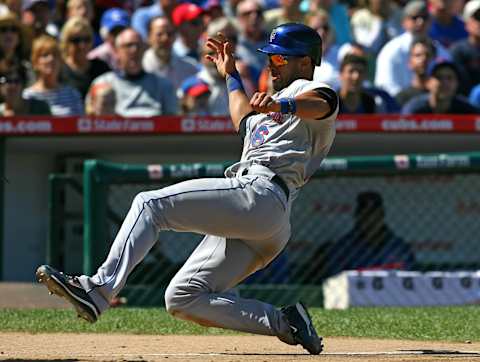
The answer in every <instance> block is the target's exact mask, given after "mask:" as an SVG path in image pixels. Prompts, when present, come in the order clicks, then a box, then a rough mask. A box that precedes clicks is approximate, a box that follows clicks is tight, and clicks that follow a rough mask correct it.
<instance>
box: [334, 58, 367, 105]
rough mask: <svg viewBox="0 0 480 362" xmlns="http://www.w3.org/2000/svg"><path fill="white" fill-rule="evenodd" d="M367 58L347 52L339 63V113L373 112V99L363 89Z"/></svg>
mask: <svg viewBox="0 0 480 362" xmlns="http://www.w3.org/2000/svg"><path fill="white" fill-rule="evenodd" d="M367 67H368V64H367V59H366V58H365V57H359V56H357V55H353V54H348V55H346V56H345V58H344V59H343V60H342V63H341V64H340V90H339V91H338V96H339V113H340V114H342V113H354V114H365V113H375V110H376V105H375V99H374V98H373V97H372V96H371V95H370V94H368V93H367V92H366V91H365V90H364V89H363V83H364V81H365V79H366V77H367Z"/></svg>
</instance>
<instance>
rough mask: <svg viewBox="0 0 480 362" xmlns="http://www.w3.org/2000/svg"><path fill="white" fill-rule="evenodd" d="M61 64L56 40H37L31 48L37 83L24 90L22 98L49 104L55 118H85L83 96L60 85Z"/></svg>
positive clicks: (41, 37)
mask: <svg viewBox="0 0 480 362" xmlns="http://www.w3.org/2000/svg"><path fill="white" fill-rule="evenodd" d="M61 62H62V59H61V55H60V49H59V47H58V45H57V41H56V40H55V39H54V38H52V37H50V36H48V35H42V36H40V37H38V38H37V39H35V41H34V43H33V47H32V67H33V70H34V71H35V73H36V76H37V80H36V81H35V83H33V85H32V86H30V87H29V88H27V89H25V90H24V91H23V96H24V97H25V98H26V99H37V100H41V101H44V102H46V103H48V105H49V106H50V111H51V112H52V114H53V115H54V116H74V115H83V114H84V110H83V106H82V104H83V102H82V96H81V95H80V93H79V92H78V91H77V90H76V89H74V88H72V87H70V86H68V85H62V84H60V82H59V74H60V66H61Z"/></svg>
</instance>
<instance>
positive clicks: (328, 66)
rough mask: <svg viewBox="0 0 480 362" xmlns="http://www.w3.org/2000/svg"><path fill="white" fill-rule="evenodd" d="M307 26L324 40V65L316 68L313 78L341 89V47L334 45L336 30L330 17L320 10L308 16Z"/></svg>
mask: <svg viewBox="0 0 480 362" xmlns="http://www.w3.org/2000/svg"><path fill="white" fill-rule="evenodd" d="M306 25H308V26H309V27H311V28H312V29H315V30H316V31H317V33H318V34H319V35H320V37H321V38H322V63H321V64H320V66H317V67H315V72H314V74H313V78H314V79H315V80H318V81H320V82H323V83H327V84H328V85H330V86H331V87H333V88H339V86H340V82H339V74H338V71H339V68H340V67H339V64H340V63H339V61H338V49H339V47H338V45H335V44H334V43H335V33H334V32H335V30H334V29H333V28H332V25H331V23H330V16H329V15H328V13H327V12H326V11H325V10H323V9H319V10H317V11H315V12H312V13H309V14H308V16H307V18H306Z"/></svg>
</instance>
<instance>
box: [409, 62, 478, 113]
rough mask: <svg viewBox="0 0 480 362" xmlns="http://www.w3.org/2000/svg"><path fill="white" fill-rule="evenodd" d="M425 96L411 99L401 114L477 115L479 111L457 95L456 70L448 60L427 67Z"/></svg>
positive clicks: (457, 77) (457, 78)
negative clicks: (426, 91)
mask: <svg viewBox="0 0 480 362" xmlns="http://www.w3.org/2000/svg"><path fill="white" fill-rule="evenodd" d="M427 74H428V79H427V83H426V85H427V90H428V93H427V94H422V95H419V96H416V97H414V98H412V99H411V100H410V101H409V102H408V103H407V104H405V105H404V106H403V108H402V113H403V114H416V113H440V114H478V113H479V112H480V110H479V109H477V108H475V107H474V106H473V105H471V104H470V103H468V101H467V100H464V99H463V98H462V97H459V96H458V95H457V89H458V80H459V76H458V70H457V67H456V66H455V64H454V63H452V62H451V61H448V60H436V61H433V62H432V63H431V64H430V65H429V67H428V71H427Z"/></svg>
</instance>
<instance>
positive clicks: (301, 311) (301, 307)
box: [295, 302, 323, 354]
mask: <svg viewBox="0 0 480 362" xmlns="http://www.w3.org/2000/svg"><path fill="white" fill-rule="evenodd" d="M295 308H297V311H298V313H299V314H300V316H301V317H302V319H303V320H304V322H305V324H306V325H307V329H308V331H309V332H310V330H311V329H313V330H314V331H315V327H314V326H313V321H312V317H310V314H309V313H308V310H307V308H306V307H305V306H304V305H303V303H302V302H298V303H297V304H296V305H295ZM310 328H311V329H310ZM315 335H316V337H317V338H318V341H319V344H320V346H319V347H318V348H315V349H314V350H312V349H307V348H305V346H304V348H305V349H306V350H307V351H308V352H309V353H311V354H320V353H321V352H322V351H323V343H322V342H323V338H322V337H320V336H319V335H318V334H317V333H316V331H315Z"/></svg>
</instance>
